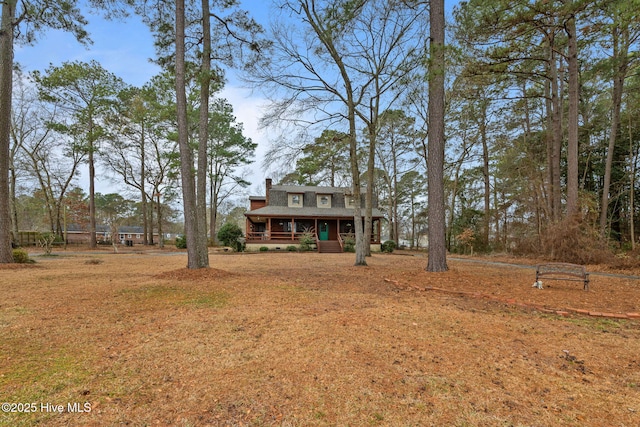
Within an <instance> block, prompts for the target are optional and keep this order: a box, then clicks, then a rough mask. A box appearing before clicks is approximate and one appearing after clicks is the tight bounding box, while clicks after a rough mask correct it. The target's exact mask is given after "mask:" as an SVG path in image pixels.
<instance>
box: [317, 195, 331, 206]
mask: <svg viewBox="0 0 640 427" xmlns="http://www.w3.org/2000/svg"><path fill="white" fill-rule="evenodd" d="M316 206H318V207H319V208H322V209H331V194H317V195H316Z"/></svg>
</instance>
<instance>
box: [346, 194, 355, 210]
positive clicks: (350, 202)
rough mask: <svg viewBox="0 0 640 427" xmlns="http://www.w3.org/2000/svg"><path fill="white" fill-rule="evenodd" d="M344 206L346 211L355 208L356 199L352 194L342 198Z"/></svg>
mask: <svg viewBox="0 0 640 427" xmlns="http://www.w3.org/2000/svg"><path fill="white" fill-rule="evenodd" d="M344 205H345V207H346V208H347V209H355V207H356V198H355V196H354V195H353V194H345V196H344Z"/></svg>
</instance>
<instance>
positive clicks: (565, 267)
mask: <svg viewBox="0 0 640 427" xmlns="http://www.w3.org/2000/svg"><path fill="white" fill-rule="evenodd" d="M543 278H544V279H547V280H569V281H574V282H582V283H584V290H585V291H588V290H589V273H587V270H586V269H585V268H584V266H582V265H578V264H570V263H566V262H550V263H547V264H538V266H537V267H536V282H538V280H539V279H543Z"/></svg>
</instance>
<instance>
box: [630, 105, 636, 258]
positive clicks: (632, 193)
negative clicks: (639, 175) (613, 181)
mask: <svg viewBox="0 0 640 427" xmlns="http://www.w3.org/2000/svg"><path fill="white" fill-rule="evenodd" d="M629 159H630V161H631V168H630V171H629V238H630V240H631V250H632V251H635V249H636V228H635V217H636V215H635V211H636V208H635V200H634V199H635V197H636V190H635V187H636V169H637V163H638V151H637V150H636V149H634V147H633V132H632V128H631V114H629Z"/></svg>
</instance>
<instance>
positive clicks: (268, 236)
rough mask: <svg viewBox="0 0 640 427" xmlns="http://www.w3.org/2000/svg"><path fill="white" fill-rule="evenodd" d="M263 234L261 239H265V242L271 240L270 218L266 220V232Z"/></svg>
mask: <svg viewBox="0 0 640 427" xmlns="http://www.w3.org/2000/svg"><path fill="white" fill-rule="evenodd" d="M264 234H265V235H264V236H263V237H264V238H265V240H266V239H268V240H271V217H269V218H267V230H266V232H265V233H264Z"/></svg>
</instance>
